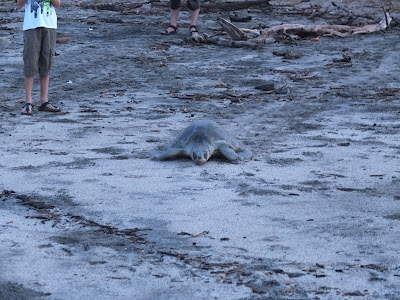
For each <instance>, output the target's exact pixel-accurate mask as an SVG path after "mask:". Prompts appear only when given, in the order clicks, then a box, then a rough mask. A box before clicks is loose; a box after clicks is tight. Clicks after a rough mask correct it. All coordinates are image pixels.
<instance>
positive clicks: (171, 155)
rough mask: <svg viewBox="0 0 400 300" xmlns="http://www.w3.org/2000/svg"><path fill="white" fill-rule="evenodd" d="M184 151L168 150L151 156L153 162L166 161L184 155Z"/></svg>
mask: <svg viewBox="0 0 400 300" xmlns="http://www.w3.org/2000/svg"><path fill="white" fill-rule="evenodd" d="M184 154H185V151H183V150H182V149H180V148H168V149H166V150H165V151H163V152H161V153H158V154H156V155H154V156H153V159H154V160H168V159H171V158H174V157H177V156H181V155H184Z"/></svg>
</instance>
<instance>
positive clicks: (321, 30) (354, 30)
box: [210, 12, 393, 46]
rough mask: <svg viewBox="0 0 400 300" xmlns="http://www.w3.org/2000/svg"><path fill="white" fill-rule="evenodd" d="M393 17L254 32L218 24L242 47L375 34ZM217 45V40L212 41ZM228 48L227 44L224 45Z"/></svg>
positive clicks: (275, 28) (292, 25) (219, 21)
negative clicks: (284, 39)
mask: <svg viewBox="0 0 400 300" xmlns="http://www.w3.org/2000/svg"><path fill="white" fill-rule="evenodd" d="M392 20H393V19H392V17H391V16H390V15H389V13H387V12H385V16H384V18H383V19H382V20H381V21H380V22H379V23H377V24H370V25H365V26H349V25H316V26H309V25H302V24H282V25H278V26H273V27H270V28H267V29H264V30H253V29H246V28H238V27H237V26H235V25H233V24H232V23H231V22H229V21H227V20H225V19H223V18H219V19H218V23H219V24H220V25H221V27H222V29H223V30H224V31H225V32H226V33H227V34H228V35H229V36H230V38H231V39H232V40H233V41H235V42H236V44H235V45H236V46H238V45H240V44H241V43H238V42H239V41H242V42H244V41H246V43H243V45H246V46H248V45H249V44H251V43H253V44H265V43H267V42H268V40H269V41H274V38H276V37H279V36H282V35H284V36H288V37H290V38H292V39H296V38H297V39H299V38H312V37H320V36H330V37H332V36H337V37H349V36H353V35H357V34H366V33H373V32H378V31H383V30H386V29H387V28H388V27H389V26H390V23H391V22H392ZM210 42H211V43H216V42H215V39H214V40H213V41H210ZM224 46H226V42H225V43H224Z"/></svg>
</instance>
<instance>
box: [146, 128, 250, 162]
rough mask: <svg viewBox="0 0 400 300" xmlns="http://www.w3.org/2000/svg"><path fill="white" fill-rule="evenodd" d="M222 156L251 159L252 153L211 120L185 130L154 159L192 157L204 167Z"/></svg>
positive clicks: (232, 158) (232, 159) (234, 158)
mask: <svg viewBox="0 0 400 300" xmlns="http://www.w3.org/2000/svg"><path fill="white" fill-rule="evenodd" d="M218 153H220V154H222V155H223V156H224V157H226V158H227V159H228V160H230V161H235V160H238V159H250V158H251V157H252V155H253V154H252V152H251V150H250V149H248V148H247V147H245V146H243V145H242V144H241V143H240V142H239V141H238V140H237V139H235V138H233V137H232V136H231V135H230V134H229V133H228V132H227V131H226V130H225V129H224V128H223V127H222V126H221V125H219V124H218V123H216V122H214V121H211V120H199V121H195V122H193V123H192V124H190V125H189V126H188V127H187V128H186V129H185V130H183V131H182V132H181V133H180V134H179V135H178V136H177V137H176V138H175V139H174V140H173V141H172V142H171V143H170V144H169V145H168V147H167V149H166V150H164V151H163V152H161V153H158V154H156V155H155V156H154V157H153V159H155V160H167V159H171V158H174V157H177V156H185V155H186V156H190V157H191V158H192V160H193V161H194V162H195V164H196V165H203V164H205V163H206V162H207V160H208V159H209V158H210V157H211V156H212V155H214V154H218Z"/></svg>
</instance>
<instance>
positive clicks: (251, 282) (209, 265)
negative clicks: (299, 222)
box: [0, 190, 305, 299]
mask: <svg viewBox="0 0 400 300" xmlns="http://www.w3.org/2000/svg"><path fill="white" fill-rule="evenodd" d="M12 199H15V200H16V203H17V204H19V205H22V206H25V207H26V208H28V209H30V210H34V211H36V212H38V213H39V214H38V215H34V216H27V217H26V218H29V219H38V220H41V223H43V224H44V223H46V222H49V221H52V222H54V223H53V227H55V226H56V225H57V224H58V223H59V222H61V221H66V222H73V223H75V224H76V225H80V226H82V227H93V228H94V231H91V232H89V233H92V234H100V233H105V234H109V235H114V236H118V237H124V238H126V239H128V240H130V241H131V242H132V243H135V244H142V245H144V244H147V245H148V246H149V249H148V251H147V253H148V254H152V255H161V256H169V257H174V258H176V259H177V260H178V261H180V262H183V263H185V264H186V265H187V266H189V267H191V268H193V269H196V270H200V271H205V272H208V273H210V275H211V276H212V277H213V278H215V279H216V280H217V281H218V282H221V283H224V284H236V285H238V286H239V285H245V286H247V287H249V288H250V289H251V290H252V292H253V293H254V294H259V295H263V297H265V296H268V297H278V298H279V299H290V298H287V297H291V296H296V297H298V296H299V295H301V296H305V294H304V292H302V291H298V290H297V289H293V290H290V291H288V290H287V289H286V290H284V287H283V286H281V284H280V283H279V282H278V281H275V280H272V281H268V283H266V281H262V280H259V278H257V275H255V274H254V273H252V272H251V271H249V270H247V267H248V266H246V265H245V264H241V263H239V262H223V263H220V262H215V261H214V262H212V257H211V256H197V257H195V256H192V255H190V254H188V253H181V252H177V251H175V250H171V249H162V248H161V247H160V246H158V247H157V245H156V243H154V242H150V241H149V240H147V239H146V238H145V237H143V236H140V235H138V233H139V232H143V231H146V230H152V229H149V228H144V229H140V228H130V229H118V228H116V227H114V226H110V225H104V224H100V223H98V222H95V221H92V220H89V219H87V218H85V217H83V216H78V215H72V214H70V213H64V214H63V213H62V212H60V210H59V209H58V208H57V207H56V206H54V205H49V204H47V203H45V202H43V201H35V200H34V196H32V197H30V196H27V195H22V194H18V193H16V192H14V191H12V190H4V191H3V192H2V193H1V194H0V201H8V200H12ZM157 248H159V249H157ZM142 250H143V249H142ZM270 273H271V274H273V273H276V272H274V271H271V272H270ZM299 293H300V294H299ZM282 297H284V298H282ZM278 298H275V299H278Z"/></svg>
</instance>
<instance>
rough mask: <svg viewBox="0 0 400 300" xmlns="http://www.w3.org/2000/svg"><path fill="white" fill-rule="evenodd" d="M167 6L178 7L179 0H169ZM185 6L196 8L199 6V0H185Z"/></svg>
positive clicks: (179, 5)
mask: <svg viewBox="0 0 400 300" xmlns="http://www.w3.org/2000/svg"><path fill="white" fill-rule="evenodd" d="M169 7H170V8H171V9H178V8H180V7H181V0H170V1H169ZM187 7H188V9H190V10H191V11H193V10H197V9H199V8H200V0H187Z"/></svg>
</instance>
